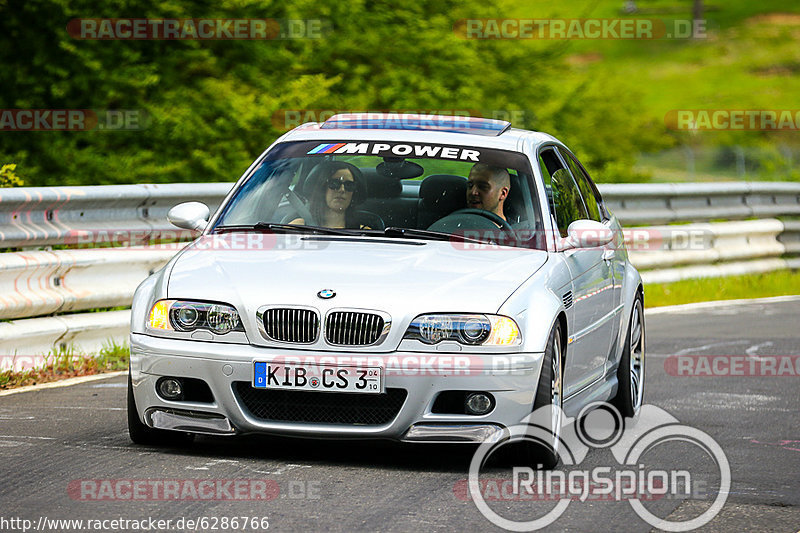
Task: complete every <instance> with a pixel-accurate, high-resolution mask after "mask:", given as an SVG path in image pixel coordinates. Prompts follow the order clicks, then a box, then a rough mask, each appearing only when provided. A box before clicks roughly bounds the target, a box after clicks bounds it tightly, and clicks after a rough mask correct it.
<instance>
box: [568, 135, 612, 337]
mask: <svg viewBox="0 0 800 533" xmlns="http://www.w3.org/2000/svg"><path fill="white" fill-rule="evenodd" d="M559 153H560V154H561V155H562V157H563V158H564V160H565V161H566V162H567V166H568V167H569V169H570V170H571V171H572V176H573V177H574V178H575V181H576V183H577V184H578V189H580V191H581V196H582V197H583V201H584V203H585V204H586V210H587V211H588V213H589V218H591V219H592V220H597V221H599V222H602V223H604V224H605V225H606V226H609V227H611V220H610V217H609V215H608V214H607V211H606V210H605V208H604V207H603V198H602V196H600V192H599V191H598V190H597V187H596V186H595V185H594V183H593V182H592V180H591V178H589V174H588V173H587V172H586V169H584V168H583V165H581V164H580V162H579V161H578V159H577V158H576V157H575V156H574V155H573V154H572V153H571V152H569V151H568V150H565V149H564V148H562V147H559ZM612 229H614V228H612ZM618 229H619V228H617V230H615V231H616V232H617V233H618V235H615V236H614V239H615V240H614V243H616V242H617V241H616V239H622V235H621V232H620V231H618ZM623 255H624V254H622V253H620V249H619V248H618V246H616V245H612V246H608V247H606V248H605V250H604V252H603V259H604V260H605V261H606V264H607V265H608V266H609V267H610V268H611V281H612V284H613V288H612V289H610V291H611V306H612V307H613V309H610V310H609V312H613V317H612V318H610V319H608V324H609V326H610V328H609V329H610V331H609V334H610V335H611V339H612V343H613V341H614V339H616V336H615V334H616V332H617V331H618V330H619V327H620V320H621V318H622V315H621V311H622V306H621V305H620V304H621V303H622V277H623V276H624V274H625V260H624V257H623ZM613 348H614V346H613V345H612V346H611V347H610V349H613Z"/></svg>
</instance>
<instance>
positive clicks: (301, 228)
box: [214, 222, 362, 236]
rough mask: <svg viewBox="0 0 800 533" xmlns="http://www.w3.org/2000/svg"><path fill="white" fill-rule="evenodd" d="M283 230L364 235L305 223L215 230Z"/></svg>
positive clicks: (267, 224)
mask: <svg viewBox="0 0 800 533" xmlns="http://www.w3.org/2000/svg"><path fill="white" fill-rule="evenodd" d="M252 230H255V231H265V230H266V231H282V232H287V233H311V234H314V235H348V236H353V235H362V232H359V231H355V230H347V229H342V228H325V227H322V226H305V225H303V224H275V223H272V222H259V223H257V224H253V225H247V224H242V225H235V226H217V227H216V228H214V232H215V233H216V232H224V231H252Z"/></svg>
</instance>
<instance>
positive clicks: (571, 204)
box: [539, 148, 589, 237]
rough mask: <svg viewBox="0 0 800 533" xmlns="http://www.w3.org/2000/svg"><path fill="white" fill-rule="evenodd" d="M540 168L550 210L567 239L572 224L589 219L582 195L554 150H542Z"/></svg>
mask: <svg viewBox="0 0 800 533" xmlns="http://www.w3.org/2000/svg"><path fill="white" fill-rule="evenodd" d="M539 166H540V167H541V169H542V176H543V177H544V186H545V189H547V198H548V200H549V201H550V208H551V209H552V210H553V212H554V213H555V215H556V225H557V226H558V231H559V233H560V234H561V236H562V237H566V236H567V228H569V225H570V224H571V223H572V222H574V221H576V220H580V219H585V218H589V215H588V214H587V213H586V206H584V205H583V200H582V199H581V193H580V191H579V190H578V186H577V185H576V184H575V181H574V180H573V179H572V175H571V174H570V173H569V171H568V170H567V169H566V168H564V164H563V163H561V160H560V159H559V158H558V156H557V155H556V152H555V150H553V149H552V148H548V149H545V150H542V151H541V152H540V154H539Z"/></svg>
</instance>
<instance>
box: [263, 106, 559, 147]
mask: <svg viewBox="0 0 800 533" xmlns="http://www.w3.org/2000/svg"><path fill="white" fill-rule="evenodd" d="M352 116H354V115H348V117H352ZM363 116H364V117H368V119H367V118H365V123H364V126H365V127H363V128H360V127H357V125H356V127H354V126H353V125H348V126H347V127H345V128H338V127H336V126H335V125H333V126H332V125H331V124H332V121H333V122H336V120H335V119H337V117H342V115H336V116H334V117H331V118H330V119H328V120H327V121H325V122H308V123H306V124H301V125H300V126H298V127H296V128H295V129H293V130H291V131H289V132H287V133H286V134H284V135H283V136H281V137H280V138H279V139H278V140H277V141H276V142H290V141H314V140H329V141H396V142H413V143H419V142H429V143H432V144H452V145H458V146H474V147H480V148H496V149H499V150H510V151H515V152H519V151H522V150H523V147H524V145H525V143H526V141H527V142H529V143H531V144H533V145H539V144H542V143H544V142H553V141H555V142H558V140H557V139H556V138H555V137H553V136H551V135H548V134H546V133H542V132H538V131H528V130H523V129H518V128H511V127H505V128H503V129H502V132H499V134H488V135H487V134H486V133H482V134H479V133H473V132H456V131H436V130H431V129H424V128H414V127H412V128H402V129H401V128H393V127H376V126H375V124H374V123H370V124H368V123H366V120H373V121H374V120H378V121H380V120H386V121H387V122H391V117H392V116H394V117H396V119H395V121H394V123H396V122H397V118H398V117H407V116H409V115H397V114H395V115H392V114H387V113H369V114H364V115H363ZM425 117H426V118H428V119H429V120H432V121H437V120H442V121H446V120H448V119H450V120H456V121H464V120H469V119H467V117H451V116H445V115H425ZM472 120H474V119H472ZM489 121H490V122H495V123H498V122H502V121H491V120H489ZM503 124H508V123H503ZM326 125H327V126H326ZM499 129H500V128H498V130H499Z"/></svg>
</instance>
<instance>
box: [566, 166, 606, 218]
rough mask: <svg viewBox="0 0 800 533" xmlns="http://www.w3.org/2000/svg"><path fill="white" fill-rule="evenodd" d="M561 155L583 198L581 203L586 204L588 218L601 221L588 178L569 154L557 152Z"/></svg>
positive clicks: (598, 206)
mask: <svg viewBox="0 0 800 533" xmlns="http://www.w3.org/2000/svg"><path fill="white" fill-rule="evenodd" d="M559 151H560V152H561V155H562V156H563V157H564V159H566V160H567V165H569V169H570V170H571V171H572V175H573V176H574V177H575V181H577V182H578V188H579V189H580V190H581V195H582V196H583V203H585V204H586V210H587V211H588V212H589V218H591V219H592V220H596V221H598V222H602V221H603V215H602V214H601V213H600V204H599V203H598V201H597V198H596V197H595V195H594V191H593V190H592V186H591V185H589V177H588V176H587V175H586V173H585V172H584V171H583V169H582V168H581V166H580V165H579V164H578V163H577V162H576V161H575V158H573V157H572V156H571V155H570V154H568V153H567V152H565V151H564V150H559Z"/></svg>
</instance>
